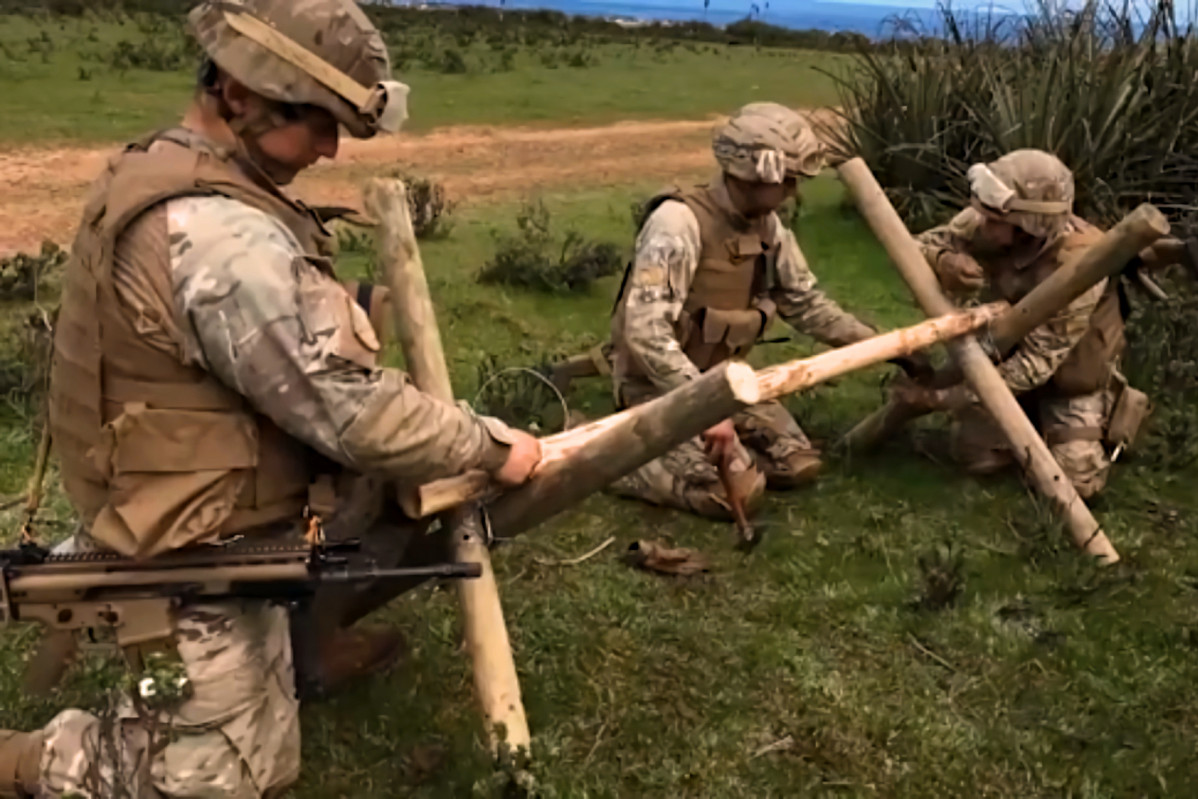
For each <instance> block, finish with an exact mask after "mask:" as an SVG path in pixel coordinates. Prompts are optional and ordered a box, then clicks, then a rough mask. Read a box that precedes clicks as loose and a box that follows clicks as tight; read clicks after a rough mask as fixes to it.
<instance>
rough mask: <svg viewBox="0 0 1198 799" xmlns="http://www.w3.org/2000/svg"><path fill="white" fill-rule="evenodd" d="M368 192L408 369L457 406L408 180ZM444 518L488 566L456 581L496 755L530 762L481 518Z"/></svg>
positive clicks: (465, 555)
mask: <svg viewBox="0 0 1198 799" xmlns="http://www.w3.org/2000/svg"><path fill="white" fill-rule="evenodd" d="M363 194H364V199H365V203H366V209H367V212H368V213H370V214H371V215H372V216H373V217H374V218H375V219H377V220H378V222H379V233H378V241H377V245H378V255H379V264H380V265H381V266H382V268H383V271H384V273H385V275H386V278H387V285H388V286H389V287H390V289H391V296H392V302H393V310H394V313H395V328H396V334H397V337H398V338H399V342H400V345H401V346H402V347H403V353H404V358H405V360H406V362H407V366H408V371H409V373H410V374H411V375H412V380H413V381H414V382H415V383H416V386H417V387H418V388H420V389H421V390H422V391H425V392H427V393H429V394H432V395H433V396H434V397H437V398H438V399H440V400H444V401H445V402H450V403H452V402H453V387H452V386H451V384H450V382H449V369H448V367H447V365H446V362H445V352H444V350H443V348H442V346H441V334H440V332H439V331H438V330H437V319H436V313H435V312H434V310H433V302H432V298H431V297H430V295H429V291H428V280H427V278H426V277H425V273H424V265H423V263H422V262H421V259H420V250H419V247H418V246H417V244H416V234H415V233H414V231H413V230H412V220H411V217H410V216H409V213H408V198H407V191H406V189H405V188H404V184H403V182H402V181H399V180H383V179H377V178H376V179H372V180H370V181H368V182H367V183H366V187H365V190H364V192H363ZM444 521H445V523H446V526H447V527H448V529H449V534H450V536H452V540H453V548H454V556H455V558H456V560H458V561H459V562H461V563H478V564H479V565H480V566H482V576H481V577H479V578H478V579H475V580H458V581H457V587H458V598H459V600H460V602H461V608H462V627H463V634H464V637H465V641H466V648H467V651H468V652H469V653H470V658H471V661H472V665H473V669H474V688H475V691H476V692H477V694H478V699H479V703H480V704H481V706H482V711H483V715H484V718H485V721H486V726H487V736H488V738H489V740H490V744H491V749H492V752H493V753H495V755H496V757H497V758H500V759H505V758H506V757H507V756H508V755H511V754H516V755H521V753H522V756H525V757H526V756H527V755H528V753H529V749H530V745H531V735H530V734H529V730H528V719H527V717H526V716H525V713H524V704H523V701H522V699H521V696H520V680H519V677H518V676H517V675H516V662H515V659H514V658H513V657H512V646H511V642H510V640H509V639H508V633H507V625H506V624H505V622H504V618H503V606H502V604H501V603H500V601H499V588H498V586H497V585H496V583H495V573H494V571H492V569H491V556H490V553H489V552H488V550H487V544H486V541H485V539H484V537H483V535H482V531H481V530H480V529H479V523H478V514H477V513H472V512H470V511H461V510H455V511H453V512H452V513H450V514H449V516H448V518H446V519H445V520H444Z"/></svg>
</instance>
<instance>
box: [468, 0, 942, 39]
mask: <svg viewBox="0 0 1198 799" xmlns="http://www.w3.org/2000/svg"><path fill="white" fill-rule="evenodd" d="M462 2H463V3H465V2H469V3H470V4H471V5H480V4H481V5H488V6H499V5H500V3H499V0H462ZM503 7H504V8H518V9H534V8H548V9H553V10H555V11H562V12H565V13H567V14H585V15H588V16H597V17H622V18H631V19H644V20H654V19H659V20H699V21H705V22H709V23H711V24H712V25H716V26H723V25H728V24H730V23H733V22H736V21H738V20H741V19H744V18H745V17H747V16H750V14H752V16H753V17H754V18H755V19H759V20H761V21H762V22H768V23H769V24H771V25H778V26H780V27H784V28H795V29H816V30H825V31H831V32H836V31H846V32H855V33H862V34H865V35H866V36H869V37H871V38H878V37H881V36H885V35H887V34H888V33H889V32H890V30H891V27H892V23H893V21H894V20H895V19H898V18H902V19H905V20H907V21H909V22H912V23H914V24H915V25H917V26H919V27H920V28H921V29H922V30H924V31H927V32H933V31H935V30H937V29H938V20H939V16H938V14H937V13H936V11H935V10H934V9H931V8H911V7H906V6H892V5H881V4H873V3H851V2H845V3H839V2H818V0H816V1H812V0H803V2H800V3H796V2H794V0H790V1H789V2H786V3H785V4H784V5H783V7H782V8H771V7H770V4H769V3H768V2H767V0H744V1H743V2H729V0H712V2H711V4H710V6H709V7H708V8H707V9H706V10H705V9H704V8H703V2H702V0H695V1H694V2H688V3H673V4H671V3H668V2H665V3H663V2H660V0H659V2H658V3H657V4H653V3H629V2H618V0H615V1H613V2H605V1H604V0H505V2H504V3H503Z"/></svg>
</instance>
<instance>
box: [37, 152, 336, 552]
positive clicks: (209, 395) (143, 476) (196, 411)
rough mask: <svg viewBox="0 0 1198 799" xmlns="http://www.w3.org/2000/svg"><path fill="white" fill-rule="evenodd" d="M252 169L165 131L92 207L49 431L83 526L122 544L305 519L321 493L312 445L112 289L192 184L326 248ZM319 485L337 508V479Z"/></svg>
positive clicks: (54, 380)
mask: <svg viewBox="0 0 1198 799" xmlns="http://www.w3.org/2000/svg"><path fill="white" fill-rule="evenodd" d="M151 145H155V146H154V148H153V151H152V152H151V149H150V148H151ZM247 171H248V170H247ZM247 171H243V169H242V168H241V167H239V166H238V164H237V161H236V159H235V158H234V156H233V155H232V154H230V153H228V152H225V151H223V150H220V149H218V148H215V147H214V146H213V145H210V144H206V143H204V142H203V141H202V140H201V139H200V138H199V137H198V136H196V134H193V133H190V132H188V131H183V130H177V131H169V132H166V133H162V134H156V135H155V136H152V137H149V138H148V139H146V140H143V141H141V142H137V143H135V144H132V145H129V146H128V147H127V148H126V149H125V150H124V151H123V152H122V153H120V154H118V155H117V156H115V157H113V158H112V159H111V160H110V161H109V163H108V166H107V169H106V170H105V172H104V173H103V175H102V176H101V177H100V178H99V180H98V181H97V182H96V184H95V185H94V187H93V189H92V192H91V195H90V197H89V199H88V202H87V205H86V207H85V210H84V213H83V220H82V224H81V225H80V227H79V233H78V235H77V237H76V239H75V244H74V247H73V249H72V251H71V259H70V261H69V263H68V265H67V267H66V272H65V275H64V280H63V290H62V305H61V308H60V311H59V315H58V323H57V330H56V333H55V337H54V358H53V364H52V366H51V377H50V428H51V435H52V439H53V442H54V445H55V447H56V448H57V451H58V455H59V460H60V462H61V469H62V478H63V486H64V488H65V489H66V492H67V495H68V496H69V497H70V499H71V501H72V503H73V504H74V506H75V508H76V510H77V511H78V512H79V514H80V516H81V518H82V520H83V523H84V524H85V525H86V527H87V528H88V530H89V532H90V534H91V535H92V537H93V538H95V539H96V540H97V541H98V542H99V543H101V544H102V545H104V546H107V547H109V548H111V549H113V550H115V551H117V552H120V553H122V554H125V555H130V556H136V557H148V556H152V555H155V554H158V553H161V552H165V551H169V550H172V549H178V548H180V547H183V546H187V545H189V544H194V543H197V542H202V541H211V540H213V539H217V538H220V537H227V536H231V535H235V534H239V533H244V532H246V531H250V530H252V529H254V528H262V527H264V526H266V525H271V524H274V523H277V522H280V521H283V520H288V519H290V520H298V519H299V518H300V514H301V512H302V509H303V507H304V505H305V504H307V503H308V502H309V499H310V486H311V485H312V484H313V469H314V458H315V454H314V453H312V452H311V451H310V450H309V449H308V448H307V447H305V446H304V445H302V444H301V443H300V442H298V441H296V440H295V439H293V438H291V437H290V436H288V435H286V434H285V433H283V432H282V431H280V430H279V429H278V428H277V427H276V426H275V425H274V424H273V423H271V421H270V420H269V419H267V418H266V417H264V416H262V415H260V414H257V413H255V412H254V411H253V410H252V409H251V408H250V407H249V406H248V404H247V403H246V401H245V400H244V399H243V398H242V397H241V396H240V395H239V394H237V393H236V392H233V391H231V390H230V389H228V388H226V387H225V386H224V385H223V384H222V383H221V382H220V381H218V380H217V379H216V378H215V377H213V376H212V375H210V374H209V373H207V372H205V371H203V370H201V369H197V368H194V367H191V366H187V365H184V364H183V363H182V362H180V361H179V360H178V359H177V358H175V357H174V356H173V355H170V354H168V353H165V352H163V351H162V350H159V349H156V348H155V347H153V346H150V345H149V344H147V343H145V342H144V341H143V340H142V338H141V336H140V335H139V334H138V333H137V331H136V329H135V328H134V326H133V324H132V323H131V321H130V319H129V318H127V312H126V311H125V310H124V309H123V307H122V305H121V303H120V302H119V301H118V299H117V295H116V292H115V290H114V286H113V277H112V272H113V254H114V248H115V245H116V242H117V238H118V236H119V235H120V234H121V232H122V231H124V230H125V229H126V228H127V227H128V225H129V224H130V223H131V222H132V221H133V220H134V219H136V218H137V217H138V216H139V215H140V214H142V213H144V212H145V211H147V210H149V209H150V208H152V207H153V206H155V205H157V204H159V203H162V202H164V201H166V200H169V199H171V198H175V197H182V196H187V195H221V196H225V197H229V198H232V199H234V200H237V201H239V202H243V203H245V204H247V205H249V206H252V207H254V208H257V209H259V210H261V211H263V212H265V213H267V214H270V215H271V216H273V217H275V218H276V219H278V220H280V221H281V222H283V223H284V224H285V225H286V226H287V227H288V228H289V229H290V230H291V232H292V233H293V234H294V235H295V237H296V238H297V240H298V241H299V242H300V244H301V246H303V247H304V249H305V251H306V252H309V253H313V254H314V255H316V254H323V253H326V252H328V233H327V232H326V231H325V229H324V228H323V226H322V225H321V223H320V221H319V219H318V218H317V217H316V216H315V215H314V214H313V213H312V212H311V211H310V210H309V209H307V208H306V207H305V206H303V205H302V204H300V203H298V202H296V201H293V200H291V199H289V198H288V197H286V196H285V195H284V194H283V193H282V192H281V191H279V189H278V188H277V187H276V186H274V185H273V184H271V183H270V182H269V181H267V180H265V179H263V180H254V179H253V178H251V177H250V176H249V175H248V174H247ZM318 485H319V486H320V488H321V489H323V490H322V491H321V492H320V493H322V494H323V496H321V497H320V503H319V504H320V505H322V506H324V508H325V510H326V512H327V510H329V508H328V507H327V506H328V505H329V504H330V500H331V493H332V492H331V486H330V485H329V484H328V483H327V482H326V481H320V482H319V483H318Z"/></svg>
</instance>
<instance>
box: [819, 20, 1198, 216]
mask: <svg viewBox="0 0 1198 799" xmlns="http://www.w3.org/2000/svg"><path fill="white" fill-rule="evenodd" d="M941 18H942V21H943V23H944V26H945V29H946V36H945V37H944V38H943V39H933V38H927V37H919V36H918V35H917V34H918V33H919V32H918V31H915V30H907V31H906V34H907V35H906V36H905V37H900V38H895V39H894V40H892V41H891V42H889V43H888V44H886V45H884V46H880V47H876V48H870V49H866V48H862V49H860V50H859V52H858V55H857V58H856V59H855V62H854V64H853V66H852V67H851V68H849V69H848V70H847V71H845V72H843V73H841V74H838V75H834V76H833V77H835V78H836V79H837V82H838V84H839V87H840V96H841V110H842V114H843V118H844V119H843V121H844V122H845V123H847V124H843V125H841V124H837V125H831V126H829V131H828V132H829V134H830V135H831V136H832V138H833V139H834V145H835V148H836V149H837V150H838V151H839V154H840V155H841V156H851V155H861V156H863V157H864V158H865V160H866V161H867V162H868V163H869V165H870V167H871V168H872V169H873V171H874V173H875V174H876V175H877V177H878V180H879V181H880V182H881V183H882V185H884V186H886V187H887V191H888V192H889V193H890V195H891V199H892V200H893V201H894V202H895V204H896V207H897V208H898V209H899V211H900V213H902V214H904V216H905V217H906V218H907V219H908V221H909V222H910V223H911V224H912V226H913V227H923V226H926V225H929V224H931V223H932V222H934V221H936V220H938V219H939V218H942V217H943V215H944V213H945V207H946V206H951V205H956V206H959V205H960V203H961V202H963V201H964V200H965V199H966V198H967V196H968V187H967V185H966V181H965V171H966V170H967V169H968V167H969V165H970V164H971V163H972V162H974V161H979V160H991V159H994V158H997V157H998V156H1000V155H1002V154H1003V153H1006V152H1009V151H1011V150H1015V149H1018V148H1021V147H1035V148H1039V149H1043V150H1048V151H1050V152H1053V153H1055V154H1057V155H1058V156H1060V157H1061V159H1062V160H1063V161H1065V163H1066V164H1068V165H1069V166H1070V167H1071V168H1072V169H1073V170H1074V174H1075V177H1076V181H1077V200H1078V208H1079V210H1080V212H1081V213H1082V214H1083V215H1086V216H1088V217H1090V218H1093V219H1095V220H1096V221H1101V222H1111V221H1113V220H1116V219H1118V218H1119V217H1121V216H1122V215H1123V214H1124V213H1126V212H1127V211H1129V210H1131V208H1133V207H1134V206H1135V205H1137V204H1139V203H1141V202H1144V201H1151V202H1153V203H1155V204H1156V205H1157V206H1158V207H1160V208H1161V209H1162V210H1164V211H1165V212H1166V213H1168V214H1169V215H1170V216H1171V217H1172V218H1173V220H1174V221H1176V222H1178V223H1179V224H1181V225H1183V226H1189V225H1191V224H1192V219H1191V218H1192V217H1193V216H1194V213H1195V211H1196V210H1198V204H1196V203H1195V196H1194V194H1195V186H1196V185H1198V155H1196V153H1198V125H1196V124H1195V121H1196V120H1198V85H1196V83H1195V81H1194V79H1193V76H1194V74H1195V72H1196V70H1198V36H1196V35H1195V34H1194V32H1193V31H1192V30H1191V29H1189V28H1186V29H1184V30H1183V29H1179V28H1178V27H1177V26H1176V24H1175V23H1174V21H1173V5H1172V3H1171V0H1157V5H1156V6H1155V7H1154V8H1153V9H1152V10H1151V11H1150V13H1149V16H1148V17H1147V18H1146V19H1145V20H1144V22H1143V25H1142V28H1141V27H1139V26H1137V24H1136V22H1137V20H1136V17H1135V16H1134V12H1133V11H1132V10H1131V9H1130V8H1129V7H1128V6H1106V5H1103V4H1100V3H1099V2H1097V0H1090V1H1089V2H1088V3H1087V4H1086V5H1085V6H1083V7H1082V8H1081V9H1078V10H1076V11H1060V10H1058V9H1057V7H1055V6H1049V5H1047V4H1045V5H1043V6H1041V7H1040V9H1039V11H1038V12H1037V13H1034V14H1032V15H1030V16H1028V17H1025V18H1010V17H991V16H975V17H973V18H961V17H958V16H955V15H954V14H953V13H952V12H951V11H950V10H949V9H948V8H947V7H945V8H942V9H941Z"/></svg>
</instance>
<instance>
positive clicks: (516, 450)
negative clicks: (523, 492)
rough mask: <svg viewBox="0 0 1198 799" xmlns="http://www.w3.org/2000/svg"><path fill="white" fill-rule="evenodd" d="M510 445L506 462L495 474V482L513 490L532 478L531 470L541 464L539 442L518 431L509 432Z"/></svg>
mask: <svg viewBox="0 0 1198 799" xmlns="http://www.w3.org/2000/svg"><path fill="white" fill-rule="evenodd" d="M511 436H512V439H513V441H512V445H511V449H510V450H509V451H508V456H507V460H506V461H504V463H503V466H501V467H500V468H499V471H497V472H495V481H496V482H497V483H499V484H500V485H504V486H507V487H508V488H514V487H515V486H518V485H523V484H524V483H525V482H527V481H528V478H529V477H531V476H532V470H533V469H535V468H536V467H537V464H538V463H540V462H541V442H540V441H538V440H537V439H535V438H533V437H532V436H530V435H529V434H528V433H524V432H521V431H519V430H513V431H512V432H511Z"/></svg>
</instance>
